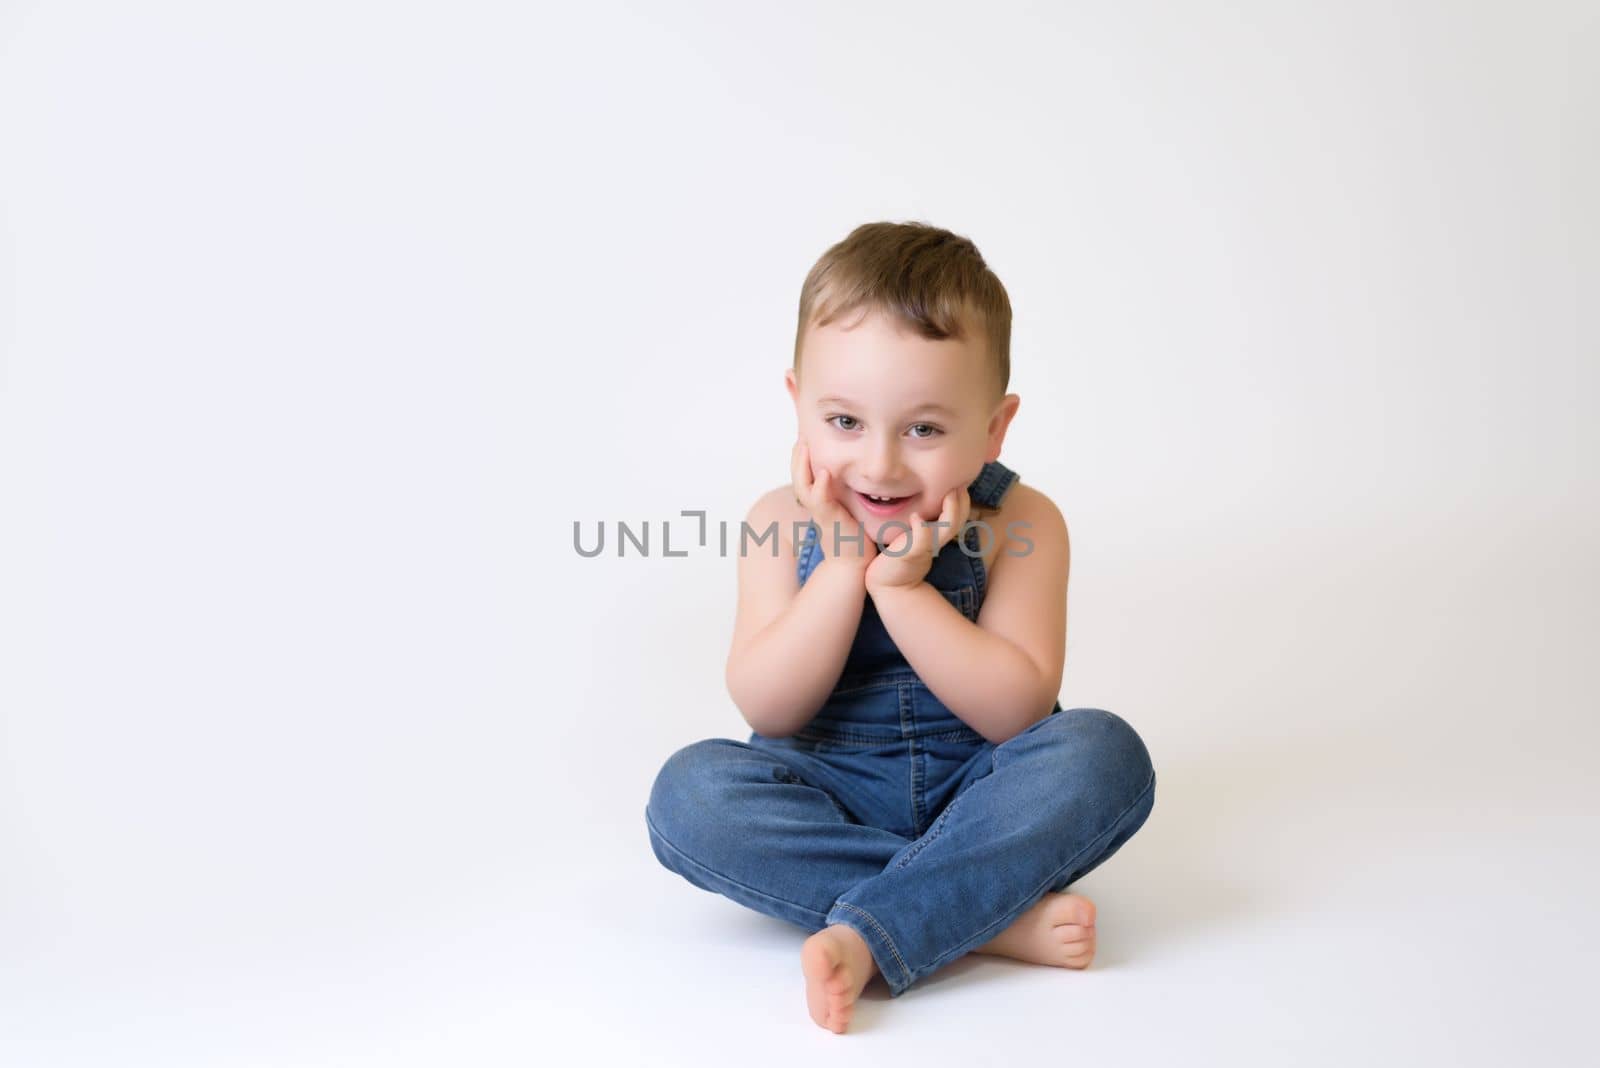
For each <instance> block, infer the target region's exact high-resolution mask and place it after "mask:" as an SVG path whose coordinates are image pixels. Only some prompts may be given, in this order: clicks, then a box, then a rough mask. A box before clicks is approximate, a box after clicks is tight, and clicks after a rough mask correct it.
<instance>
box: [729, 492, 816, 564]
mask: <svg viewBox="0 0 1600 1068" xmlns="http://www.w3.org/2000/svg"><path fill="white" fill-rule="evenodd" d="M810 519H811V516H810V514H809V513H808V512H807V511H806V510H805V509H804V508H802V507H801V506H800V502H799V501H797V500H795V499H794V486H793V484H792V483H788V482H785V483H784V484H783V485H781V486H775V487H773V488H772V489H770V490H768V491H767V492H765V493H763V494H762V495H761V496H760V497H757V498H756V501H755V503H754V504H752V505H751V506H750V511H749V512H748V513H746V515H745V522H746V523H748V524H749V525H750V530H751V536H752V537H759V536H760V535H761V533H762V532H763V531H765V530H767V529H769V528H770V527H772V526H773V524H777V530H778V545H779V547H780V548H781V550H782V553H781V555H783V556H786V557H788V558H790V559H794V557H795V556H796V555H798V547H797V545H796V542H795V535H796V532H797V531H799V532H803V531H804V530H805V525H806V523H807V522H808V521H809V520H810Z"/></svg>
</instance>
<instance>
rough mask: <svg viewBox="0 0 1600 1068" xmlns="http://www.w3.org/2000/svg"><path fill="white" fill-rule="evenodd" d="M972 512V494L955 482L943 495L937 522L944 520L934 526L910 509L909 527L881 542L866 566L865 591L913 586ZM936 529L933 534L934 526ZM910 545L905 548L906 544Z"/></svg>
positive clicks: (923, 577)
mask: <svg viewBox="0 0 1600 1068" xmlns="http://www.w3.org/2000/svg"><path fill="white" fill-rule="evenodd" d="M971 516H972V497H971V495H970V494H968V493H967V487H965V486H958V487H957V488H955V489H953V490H951V491H950V492H949V493H946V494H945V495H944V509H943V510H942V511H941V512H940V513H939V517H938V522H940V523H944V524H947V525H945V526H940V527H937V528H935V526H934V525H933V523H932V522H931V521H929V522H924V521H923V520H922V519H921V517H920V516H917V515H916V514H915V513H912V518H911V521H910V522H911V530H910V532H909V533H908V532H906V531H904V530H902V531H900V532H899V533H898V534H897V535H896V536H895V540H894V541H892V542H890V543H889V544H888V545H887V546H885V548H884V551H883V552H881V553H879V554H878V557H877V559H876V560H873V561H872V563H871V565H870V566H868V568H867V592H868V593H871V592H872V591H873V590H882V589H887V588H890V587H896V586H916V585H917V584H919V583H920V582H922V580H923V579H925V578H927V577H928V570H929V568H931V567H933V558H934V557H935V556H937V555H938V554H939V551H940V550H941V549H943V548H944V547H945V546H946V545H948V544H949V543H950V540H951V539H952V538H954V537H955V536H956V535H957V534H959V533H961V528H962V527H964V526H966V525H967V520H968V519H969V518H971ZM935 529H937V530H938V532H939V533H938V536H937V537H935V535H934V530H935ZM908 544H909V545H910V548H909V550H908V549H907V545H908Z"/></svg>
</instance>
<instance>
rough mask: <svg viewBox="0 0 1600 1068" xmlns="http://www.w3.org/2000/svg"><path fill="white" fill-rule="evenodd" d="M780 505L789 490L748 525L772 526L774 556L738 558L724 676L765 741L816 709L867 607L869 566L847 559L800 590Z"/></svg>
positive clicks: (761, 553) (788, 520)
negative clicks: (736, 595) (736, 596)
mask: <svg viewBox="0 0 1600 1068" xmlns="http://www.w3.org/2000/svg"><path fill="white" fill-rule="evenodd" d="M786 500H787V501H789V502H792V500H793V493H792V491H791V490H790V489H789V488H787V487H785V488H781V489H778V490H774V491H772V492H771V493H768V494H767V495H766V496H764V497H762V498H761V500H759V501H757V502H756V503H755V505H754V506H753V507H752V508H751V509H750V514H749V516H748V517H747V518H746V522H747V523H749V525H750V528H751V530H752V531H753V532H754V533H755V534H756V535H759V534H760V533H761V532H762V531H764V530H766V529H767V528H768V527H769V526H770V525H772V524H773V523H776V524H777V525H778V531H779V537H778V549H779V551H778V552H777V554H776V555H775V556H774V555H773V553H772V551H771V549H768V548H765V547H759V548H758V547H756V546H755V545H754V544H752V546H751V548H750V550H749V552H748V553H745V554H741V555H740V556H739V607H738V613H737V616H736V618H735V622H734V633H733V643H732V648H731V649H730V650H729V652H728V662H727V668H726V671H725V679H726V682H727V685H728V693H729V695H730V696H731V697H732V698H733V702H734V704H735V705H737V706H738V708H739V713H740V714H741V715H742V716H744V719H745V722H746V723H748V724H750V728H751V730H753V731H755V732H756V733H757V734H761V735H765V736H766V737H769V738H782V737H785V736H787V735H791V734H793V733H794V732H795V731H797V730H799V729H800V728H801V727H803V726H805V725H806V724H807V723H809V722H810V721H811V720H812V718H814V717H815V716H816V714H817V712H818V711H820V710H821V708H822V706H823V704H824V703H825V702H826V701H827V698H828V694H829V693H830V692H832V690H833V686H834V684H835V683H837V682H838V681H839V674H840V672H842V671H843V670H844V663H845V658H846V657H847V656H848V655H849V652H850V645H851V642H852V641H853V640H854V639H855V634H856V628H857V627H858V626H859V625H860V622H861V609H862V606H863V605H864V604H865V603H866V580H865V572H866V564H867V561H866V560H864V559H861V558H859V557H855V556H853V555H852V554H845V555H843V556H834V557H829V558H828V559H827V560H825V561H824V562H823V563H822V564H821V565H819V566H818V567H817V568H816V569H815V570H814V571H813V572H812V573H811V575H810V576H809V577H808V578H807V579H806V583H805V585H804V586H801V585H800V580H799V576H798V575H796V573H795V571H796V564H797V558H796V554H795V547H794V544H793V541H792V531H793V522H792V520H793V517H794V511H793V509H792V508H786V507H785V501H786Z"/></svg>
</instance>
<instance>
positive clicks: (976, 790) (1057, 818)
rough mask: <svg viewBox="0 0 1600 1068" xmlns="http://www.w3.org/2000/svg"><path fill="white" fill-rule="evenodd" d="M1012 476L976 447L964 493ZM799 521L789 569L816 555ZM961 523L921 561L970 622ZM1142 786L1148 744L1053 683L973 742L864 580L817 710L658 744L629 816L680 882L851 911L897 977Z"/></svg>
mask: <svg viewBox="0 0 1600 1068" xmlns="http://www.w3.org/2000/svg"><path fill="white" fill-rule="evenodd" d="M1015 481H1016V475H1015V473H1014V472H1012V471H1010V470H1009V469H1007V468H1005V467H1004V466H1003V465H1001V464H999V463H989V464H986V465H985V466H984V469H983V471H982V473H980V474H979V476H978V478H977V479H975V480H974V481H973V482H972V484H971V486H970V487H969V492H970V493H971V495H972V500H973V502H974V503H975V504H981V505H984V506H985V507H991V508H992V507H996V506H998V504H999V502H1000V498H1001V497H1003V496H1004V495H1005V493H1006V491H1007V490H1008V489H1009V488H1010V487H1011V485H1012V484H1013V483H1014V482H1015ZM996 533H997V534H998V533H1001V532H1000V531H996ZM816 534H817V529H816V527H815V525H813V526H812V528H811V529H810V530H809V531H808V532H807V537H806V540H805V542H804V544H803V548H802V551H801V552H800V557H799V560H798V562H797V568H798V573H799V576H800V581H801V582H802V584H803V583H804V582H805V580H806V578H807V577H808V576H809V575H810V574H811V572H812V571H813V570H814V569H815V568H816V567H817V566H818V565H819V563H821V560H820V557H819V555H818V554H817V552H816V548H815V544H814V539H815V536H816ZM978 534H979V532H978V531H977V530H975V529H974V530H969V532H968V535H969V536H968V546H969V552H972V553H973V555H972V556H968V555H967V554H966V553H963V552H962V550H961V547H960V546H959V545H958V544H956V542H955V541H952V542H951V543H950V544H948V545H946V546H945V547H944V549H943V550H942V551H941V552H940V553H939V555H938V556H937V557H936V558H935V559H934V562H933V565H932V567H931V568H930V570H929V573H928V579H927V581H928V582H930V583H931V584H932V585H934V586H935V587H936V588H938V589H939V590H940V592H941V593H943V594H944V596H945V597H946V598H948V599H949V600H950V602H951V603H952V604H953V605H955V606H956V608H958V609H959V610H960V611H961V612H962V613H963V614H964V615H965V616H966V617H967V618H968V619H971V620H973V621H976V620H977V617H978V610H979V608H980V607H981V606H982V604H983V595H984V591H985V588H986V581H987V575H986V573H985V568H984V565H983V562H982V560H981V559H979V558H978V557H977V546H978V542H977V540H976V538H977V536H978ZM1154 803H1155V771H1154V769H1153V767H1152V765H1151V761H1150V754H1149V752H1148V751H1147V750H1146V748H1145V745H1144V742H1143V741H1142V740H1141V739H1140V737H1139V735H1138V734H1137V733H1136V732H1135V731H1134V729H1133V728H1132V727H1131V726H1129V725H1128V723H1127V722H1126V721H1124V720H1123V719H1122V718H1121V717H1119V716H1116V715H1114V714H1113V713H1111V712H1108V711H1106V710H1104V709H1099V708H1072V709H1063V708H1062V707H1061V705H1060V702H1057V703H1056V705H1055V707H1054V708H1053V709H1052V711H1051V713H1050V715H1048V716H1046V717H1045V718H1044V719H1042V720H1040V721H1039V722H1037V723H1035V724H1033V725H1032V726H1030V727H1029V728H1028V729H1027V730H1025V731H1023V732H1022V733H1020V734H1018V735H1016V736H1015V737H1013V738H1009V739H1007V740H1006V741H1005V742H1003V743H1001V744H1000V745H995V744H993V743H992V742H988V741H986V740H984V738H983V736H982V735H980V734H978V732H976V731H974V730H973V729H972V728H970V727H968V726H967V725H966V724H965V723H963V722H962V721H961V720H960V719H959V718H957V717H956V716H955V715H954V714H953V713H951V712H950V710H949V709H948V708H946V707H945V706H944V705H943V704H942V703H940V701H939V700H938V698H936V697H935V696H934V695H933V693H932V692H931V691H929V690H928V688H927V687H926V686H925V685H923V683H922V681H921V680H920V679H919V678H918V677H917V675H916V672H915V671H913V670H912V669H911V667H910V665H909V664H908V663H907V662H906V660H905V659H904V658H903V657H902V656H900V654H899V652H898V651H897V650H896V649H895V646H894V643H893V641H892V640H891V639H890V638H889V635H888V632H887V631H886V630H885V628H884V626H883V623H882V621H881V620H880V619H879V617H878V615H877V612H876V610H875V609H874V608H873V605H872V599H871V598H870V597H868V598H867V599H866V601H865V604H864V606H863V609H862V616H861V622H860V624H859V626H858V628H857V631H856V636H855V641H854V642H853V644H852V646H851V649H850V653H849V656H848V657H847V659H846V662H845V667H844V669H843V671H842V673H841V675H840V678H839V682H838V683H837V684H836V685H835V687H834V689H833V692H832V693H831V694H830V696H829V698H828V700H827V702H826V703H825V704H824V706H823V708H822V709H821V710H820V711H819V712H818V714H817V716H816V717H815V718H814V719H813V720H812V721H811V722H810V723H808V724H807V725H806V726H805V727H803V728H802V729H801V730H800V731H799V732H797V733H796V734H794V735H791V736H789V737H786V738H767V737H764V736H762V735H759V734H756V733H754V732H752V733H751V735H750V737H749V739H748V741H744V742H740V741H735V740H733V739H729V738H709V739H705V740H703V741H699V742H695V743H693V744H691V745H688V746H685V747H684V748H682V749H680V750H678V751H677V752H676V753H674V754H673V755H672V756H671V757H670V758H668V760H667V762H666V763H665V765H663V766H662V768H661V770H660V772H659V773H658V774H657V776H656V780H655V783H654V785H653V787H652V788H651V791H650V799H649V802H648V803H647V805H646V806H645V822H646V826H647V829H648V831H649V836H650V844H651V848H652V849H653V850H654V852H655V855H656V858H657V859H658V860H659V861H660V862H661V863H662V864H663V865H664V866H665V867H666V868H667V869H668V870H670V871H673V872H676V873H678V874H679V875H682V876H683V877H684V878H685V879H687V880H688V881H689V882H690V883H691V884H693V885H695V886H698V887H700V888H702V889H704V890H709V891H712V892H713V893H717V894H721V895H723V896H725V897H728V898H730V899H732V900H734V901H737V902H739V903H740V904H742V905H745V906H748V907H749V908H752V909H755V910H757V911H759V912H763V913H765V914H767V915H769V916H774V917H776V918H778V919H781V920H785V921H788V922H790V923H793V924H796V925H798V926H799V927H801V928H803V929H805V930H806V931H819V930H821V929H822V928H824V927H827V926H829V925H832V924H845V925H847V926H849V927H851V928H853V929H855V930H856V931H857V932H859V933H860V934H861V936H862V937H863V938H864V939H865V940H866V943H867V945H868V947H869V948H870V949H871V951H872V955H873V958H874V960H875V961H876V962H877V965H878V970H879V971H880V972H881V973H882V974H883V977H884V980H885V982H886V983H887V984H888V987H889V992H890V994H891V996H899V995H900V994H901V993H902V992H904V991H905V990H906V988H907V987H909V986H910V985H911V984H912V983H914V982H915V981H916V980H918V979H920V978H922V977H923V976H925V975H927V974H929V973H930V972H933V971H935V970H936V969H938V968H940V967H941V966H943V965H945V964H947V963H949V962H950V961H952V960H955V959H956V958H958V957H960V956H962V955H963V954H965V953H967V952H969V951H971V950H973V949H976V948H978V947H979V946H981V945H983V944H984V943H986V942H988V941H989V940H990V939H992V938H994V937H995V936H996V935H998V934H999V933H1000V932H1001V931H1003V930H1005V929H1006V928H1007V927H1008V926H1010V925H1011V923H1012V922H1013V921H1014V920H1016V918H1017V917H1018V916H1020V915H1021V914H1022V913H1024V912H1026V911H1027V910H1028V909H1029V908H1030V907H1032V906H1033V904H1034V903H1035V902H1037V901H1038V900H1039V899H1040V898H1041V897H1042V896H1043V895H1044V894H1046V893H1050V892H1053V891H1059V890H1064V889H1065V888H1067V887H1068V886H1070V885H1071V884H1072V883H1073V882H1075V881H1077V880H1078V879H1081V878H1082V877H1083V876H1085V875H1087V874H1088V873H1089V872H1091V871H1093V870H1094V869H1095V868H1096V867H1098V866H1099V865H1100V864H1102V863H1103V862H1104V861H1105V860H1106V859H1107V858H1109V857H1110V856H1111V855H1112V854H1113V853H1115V852H1116V851H1117V850H1118V849H1119V848H1121V846H1122V844H1123V843H1124V842H1126V841H1127V840H1128V839H1129V838H1131V837H1132V836H1133V834H1134V832H1136V831H1137V830H1138V829H1139V828H1140V827H1141V826H1142V825H1143V824H1144V822H1145V820H1146V818H1148V816H1149V815H1150V811H1151V808H1152V807H1153V805H1154Z"/></svg>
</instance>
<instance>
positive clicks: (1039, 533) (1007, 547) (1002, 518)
mask: <svg viewBox="0 0 1600 1068" xmlns="http://www.w3.org/2000/svg"><path fill="white" fill-rule="evenodd" d="M988 521H989V522H990V523H992V524H995V525H996V529H997V531H998V533H999V537H998V538H997V539H996V540H997V541H998V542H999V545H998V546H997V552H996V555H995V561H994V565H993V566H994V567H1004V566H1005V562H1006V561H1010V560H1015V559H1018V558H1020V557H1027V556H1033V555H1034V554H1036V553H1042V554H1043V559H1052V560H1053V559H1061V560H1063V561H1065V560H1070V559H1071V553H1072V547H1071V542H1070V540H1069V538H1068V535H1067V520H1066V517H1065V516H1063V515H1062V514H1061V509H1060V508H1058V507H1056V503H1055V501H1053V500H1051V499H1050V497H1049V496H1048V495H1047V494H1046V493H1044V492H1043V491H1042V490H1038V489H1035V488H1034V487H1033V486H1030V485H1028V484H1026V483H1024V482H1021V481H1018V482H1015V483H1013V484H1012V486H1011V489H1010V490H1009V491H1007V493H1006V495H1005V498H1004V499H1003V500H1001V502H1000V507H999V508H998V509H996V510H995V511H994V512H993V513H991V515H990V517H989V519H988Z"/></svg>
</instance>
